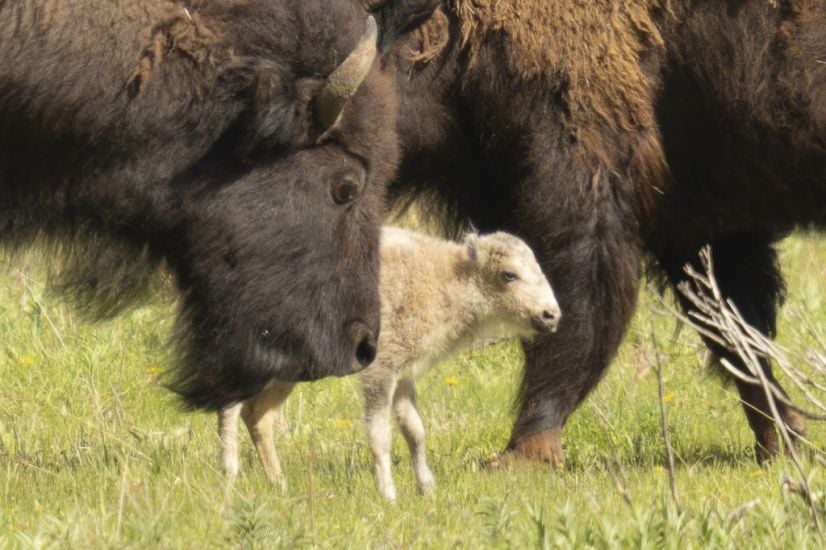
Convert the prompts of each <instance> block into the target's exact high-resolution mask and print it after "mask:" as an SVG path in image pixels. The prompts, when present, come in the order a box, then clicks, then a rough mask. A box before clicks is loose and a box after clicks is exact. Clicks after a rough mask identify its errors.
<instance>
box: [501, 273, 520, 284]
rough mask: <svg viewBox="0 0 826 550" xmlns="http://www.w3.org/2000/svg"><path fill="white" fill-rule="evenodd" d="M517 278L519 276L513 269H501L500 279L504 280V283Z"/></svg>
mask: <svg viewBox="0 0 826 550" xmlns="http://www.w3.org/2000/svg"><path fill="white" fill-rule="evenodd" d="M518 278H519V276H518V275H517V274H516V273H514V272H513V271H503V272H502V280H503V281H505V282H506V283H512V282H514V281H515V280H516V279H518Z"/></svg>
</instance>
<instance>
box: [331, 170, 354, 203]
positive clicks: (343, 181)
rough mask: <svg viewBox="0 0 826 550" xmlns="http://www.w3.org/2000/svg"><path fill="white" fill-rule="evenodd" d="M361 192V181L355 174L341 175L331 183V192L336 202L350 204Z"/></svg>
mask: <svg viewBox="0 0 826 550" xmlns="http://www.w3.org/2000/svg"><path fill="white" fill-rule="evenodd" d="M360 192H361V183H360V182H359V180H358V178H356V176H355V175H352V174H347V175H344V176H339V177H337V178H336V179H334V180H333V183H332V184H331V185H330V194H331V195H332V196H333V200H334V201H335V203H336V204H348V203H351V202H353V201H354V200H356V199H357V198H358V196H359V193H360Z"/></svg>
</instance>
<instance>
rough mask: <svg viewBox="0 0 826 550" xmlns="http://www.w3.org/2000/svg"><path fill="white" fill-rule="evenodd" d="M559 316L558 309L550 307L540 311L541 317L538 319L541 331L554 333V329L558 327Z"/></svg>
mask: <svg viewBox="0 0 826 550" xmlns="http://www.w3.org/2000/svg"><path fill="white" fill-rule="evenodd" d="M561 316H562V315H561V313H560V311H559V307H550V308H548V309H544V310H542V315H541V318H540V324H541V325H542V329H543V330H545V331H546V332H556V329H557V328H558V327H559V318H560V317H561Z"/></svg>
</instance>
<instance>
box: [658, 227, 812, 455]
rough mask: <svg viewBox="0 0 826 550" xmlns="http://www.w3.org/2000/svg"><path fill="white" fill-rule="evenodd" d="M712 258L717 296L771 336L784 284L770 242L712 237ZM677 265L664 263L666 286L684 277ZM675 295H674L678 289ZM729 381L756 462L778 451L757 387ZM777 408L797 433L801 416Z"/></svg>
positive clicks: (727, 354) (719, 352) (733, 358)
mask: <svg viewBox="0 0 826 550" xmlns="http://www.w3.org/2000/svg"><path fill="white" fill-rule="evenodd" d="M712 257H713V260H714V276H715V278H716V279H717V283H718V285H719V287H720V291H721V292H722V293H723V295H724V296H726V297H728V298H729V299H731V300H732V301H733V302H734V303H735V305H736V306H737V309H738V310H739V311H740V313H741V314H742V315H743V317H744V319H745V320H746V321H747V322H748V323H749V324H750V325H752V326H753V327H755V328H756V329H757V330H759V331H760V332H762V333H763V334H765V335H766V336H769V337H774V335H775V332H776V318H777V309H778V307H779V306H780V304H781V302H782V299H783V292H784V285H783V277H782V275H781V273H780V268H779V265H778V263H777V253H776V252H775V250H774V248H773V246H772V241H771V240H770V239H767V238H761V237H754V236H742V237H733V238H727V239H724V240H718V241H715V242H714V243H712ZM689 261H690V262H691V263H692V264H693V265H694V266H695V268H699V266H698V265H697V259H696V255H695V256H694V257H693V258H690V259H689V258H687V259H686V260H685V263H688V262H689ZM683 265H684V264H683V262H679V261H673V260H672V261H666V262H665V264H664V265H663V267H664V268H665V269H666V273H667V274H668V277H669V279H670V280H671V282H672V284H674V285H676V284H677V283H679V282H680V281H682V280H684V279H685V278H686V277H685V273H684V272H683V270H682V266H683ZM677 294H678V295H679V292H677ZM680 299H681V302H682V306H683V308H684V309H687V310H688V309H689V308H690V304H689V303H688V302H687V301H686V300H685V299H684V298H683V297H682V296H681V295H680ZM704 341H705V344H706V345H707V346H708V348H709V349H710V350H711V351H712V353H714V354H715V355H716V356H717V357H719V358H725V359H727V360H728V361H729V362H731V364H733V365H734V366H736V367H738V368H742V369H745V366H744V365H743V364H742V362H741V361H740V360H738V358H737V355H736V354H734V353H733V352H731V351H730V350H727V349H724V348H722V347H721V346H719V345H718V344H715V343H714V342H712V341H710V340H708V339H704ZM760 363H761V367H762V368H763V372H765V373H766V377H767V379H768V380H770V381H772V382H773V383H775V384H777V385H778V387H780V386H779V384H778V383H777V381H776V380H775V378H774V376H773V375H772V372H771V366H770V364H769V362H768V361H766V360H761V362H760ZM724 375H725V376H726V377H728V378H734V377H733V376H731V375H729V374H728V373H727V372H724ZM734 383H735V385H736V386H737V390H738V391H739V392H740V399H741V401H742V404H743V410H744V411H745V413H746V418H747V419H748V422H749V426H751V429H752V430H753V431H754V436H755V438H756V444H755V454H756V457H757V460H758V461H760V462H762V461H764V460H767V459H770V458H772V457H774V456H775V455H777V454H778V452H779V451H780V447H781V444H780V440H779V439H778V433H777V430H776V428H775V425H774V421H773V420H772V416H771V411H770V409H769V404H768V401H767V400H766V396H765V393H764V392H763V390H762V388H760V387H759V386H754V385H751V384H747V383H745V382H742V381H740V380H737V379H735V380H734ZM777 407H778V410H779V412H780V415H781V417H782V418H783V421H784V422H785V423H786V425H787V426H788V427H789V428H790V429H791V430H792V432H793V433H796V434H800V435H802V434H803V433H804V423H803V419H802V418H801V417H800V416H799V415H798V414H796V413H795V412H794V411H792V410H790V409H789V408H788V407H786V406H784V405H783V404H781V403H777Z"/></svg>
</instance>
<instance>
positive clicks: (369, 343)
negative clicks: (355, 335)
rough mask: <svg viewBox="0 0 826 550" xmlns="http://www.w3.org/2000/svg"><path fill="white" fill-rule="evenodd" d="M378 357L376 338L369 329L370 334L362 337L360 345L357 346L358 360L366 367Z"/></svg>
mask: <svg viewBox="0 0 826 550" xmlns="http://www.w3.org/2000/svg"><path fill="white" fill-rule="evenodd" d="M375 358H376V339H375V338H374V337H373V333H372V332H370V331H368V334H367V335H366V336H365V337H364V338H362V340H361V342H359V345H358V346H357V347H356V361H358V362H359V364H360V365H361V366H362V367H366V366H367V365H369V364H370V363H372V362H373V360H374V359H375Z"/></svg>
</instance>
